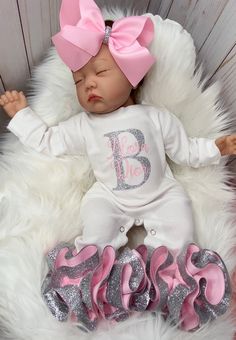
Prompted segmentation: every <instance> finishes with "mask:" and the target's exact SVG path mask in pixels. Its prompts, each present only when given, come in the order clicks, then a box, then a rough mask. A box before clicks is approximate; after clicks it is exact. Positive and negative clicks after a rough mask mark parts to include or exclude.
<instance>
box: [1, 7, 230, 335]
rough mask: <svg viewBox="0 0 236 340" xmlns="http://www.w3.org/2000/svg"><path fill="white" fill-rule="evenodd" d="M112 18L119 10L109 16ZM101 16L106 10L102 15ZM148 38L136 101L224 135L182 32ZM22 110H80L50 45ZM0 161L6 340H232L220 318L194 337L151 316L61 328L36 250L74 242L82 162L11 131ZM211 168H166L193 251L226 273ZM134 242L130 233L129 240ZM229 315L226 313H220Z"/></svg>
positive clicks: (218, 194)
mask: <svg viewBox="0 0 236 340" xmlns="http://www.w3.org/2000/svg"><path fill="white" fill-rule="evenodd" d="M112 16H113V17H118V16H119V13H114V15H109V17H110V18H111V19H112V18H113V17H112ZM106 17H108V14H106ZM152 18H153V19H154V20H155V26H156V39H155V41H154V43H153V44H152V47H151V49H152V53H153V54H154V55H156V56H157V59H158V62H157V64H156V65H155V66H154V67H153V68H152V70H151V72H150V74H149V75H148V77H147V79H146V81H145V83H144V86H143V89H142V91H141V93H140V98H141V99H140V100H143V101H145V102H146V103H149V104H152V105H154V106H156V107H161V108H162V110H165V108H167V109H168V110H169V111H171V112H173V113H174V114H175V115H176V116H177V117H178V118H179V119H180V120H181V121H182V123H183V125H184V126H185V128H186V131H187V133H188V135H189V136H190V137H200V136H201V137H208V138H212V139H215V138H216V137H218V136H220V135H221V134H222V133H221V132H220V131H221V130H223V129H224V130H225V133H227V132H228V131H230V129H229V125H230V116H229V114H228V113H227V112H224V111H223V110H222V109H221V108H220V106H219V105H218V104H217V98H218V94H219V87H218V86H217V85H214V86H212V87H210V88H207V89H206V90H204V91H203V83H200V77H201V72H196V73H195V49H194V46H193V43H192V40H191V37H190V36H189V34H188V33H186V32H185V31H184V30H183V29H182V27H181V26H179V25H178V24H176V23H174V22H172V21H170V20H165V21H162V20H161V19H160V18H159V17H155V18H154V17H153V16H152ZM31 83H32V86H33V88H32V92H31V94H32V96H31V99H30V104H31V106H32V107H33V109H34V110H35V111H37V112H38V113H39V114H40V116H41V117H42V119H43V120H44V121H45V122H46V123H47V124H48V125H54V124H55V123H57V122H59V121H62V120H65V119H66V118H68V117H70V116H72V115H74V114H75V113H77V112H78V110H79V109H80V108H79V106H78V103H77V101H76V94H75V89H74V87H73V80H72V77H71V74H70V72H69V71H68V69H67V68H66V67H65V66H64V65H63V64H62V62H61V61H60V60H59V59H58V58H57V56H56V55H55V51H54V50H53V49H52V50H51V52H50V54H49V56H48V58H47V59H46V60H45V61H44V63H43V64H42V65H41V66H40V67H38V68H37V69H36V70H35V73H34V77H33V79H32V81H31ZM1 153H2V154H1V158H0V177H1V183H0V200H1V205H0V214H1V215H0V216H1V218H0V242H1V244H0V264H1V266H0V275H1V280H0V291H1V295H0V325H1V327H0V329H1V331H0V334H1V333H2V334H1V338H2V339H4V338H5V339H14V340H23V339H27V340H28V339H29V340H39V339H40V340H42V339H44V340H49V339H50V340H51V339H54V338H57V339H58V340H59V339H61V340H75V339H97V340H99V339H103V340H106V339H119V340H120V339H125V340H128V339H129V340H134V339H135V340H139V339H140V340H141V339H144V338H145V339H150V340H152V339H153V340H154V339H157V338H158V339H161V340H166V339H177V340H178V339H183V340H187V339H188V340H190V339H206V338H209V339H214V340H221V339H223V338H224V339H226V340H227V339H232V336H233V332H234V328H235V327H234V326H233V323H232V320H231V318H230V314H229V313H227V314H226V315H224V316H223V317H221V318H219V319H218V320H216V321H214V322H212V323H211V324H209V325H206V326H204V327H203V328H202V329H201V330H200V331H198V332H196V333H185V332H182V331H180V330H178V329H175V328H173V327H171V326H170V325H169V324H167V323H166V322H165V321H164V320H163V319H162V318H161V316H160V315H157V316H155V317H153V315H151V314H148V313H147V314H144V315H142V316H140V318H131V319H130V320H128V321H126V322H124V323H121V324H117V325H112V326H111V325H109V324H108V323H105V324H104V325H101V327H100V328H99V329H98V331H97V332H95V333H93V334H88V335H86V334H84V333H82V332H81V331H80V330H78V329H77V328H76V327H75V326H74V325H71V324H70V323H66V324H61V323H59V322H58V321H57V320H55V319H54V318H53V317H52V316H51V315H50V313H49V311H48V310H47V307H46V306H45V304H44V302H43V301H42V298H41V294H40V286H41V283H42V280H43V278H44V275H45V273H46V272H47V267H46V264H45V258H44V255H45V253H46V252H47V251H48V250H49V249H51V248H52V247H53V246H54V245H55V244H57V243H58V242H60V241H69V240H73V239H74V237H75V236H76V235H77V234H78V230H79V229H80V225H79V224H78V221H79V206H80V201H81V198H82V197H83V195H84V193H85V192H87V190H88V188H89V187H91V185H92V183H93V182H94V177H93V174H92V172H91V171H90V168H89V165H88V162H87V159H86V158H85V157H82V156H64V157H62V158H60V159H55V158H52V157H48V156H45V155H41V154H38V153H36V152H34V151H32V150H31V149H29V148H27V147H23V146H22V144H21V143H20V142H19V141H18V140H17V139H16V138H15V137H14V136H12V135H6V136H5V137H4V138H3V140H2V141H1ZM225 161H226V159H222V161H221V163H220V164H219V165H214V166H209V167H204V168H201V169H192V168H188V167H182V166H177V165H175V164H173V163H170V166H171V168H172V171H173V173H174V176H175V177H176V178H177V179H178V180H179V181H180V182H181V183H182V185H183V186H184V188H185V190H186V191H187V192H188V194H189V196H190V197H191V199H192V203H193V208H194V217H195V222H196V231H195V239H196V241H197V243H198V244H199V245H200V246H201V247H206V248H210V249H212V250H215V251H217V252H218V253H219V254H220V255H221V257H222V258H223V259H224V261H225V263H226V265H227V267H228V269H229V271H230V272H231V271H232V269H233V267H234V266H235V262H236V260H235V258H234V257H233V256H232V249H233V246H234V245H235V243H236V240H235V223H234V222H235V215H234V212H233V211H232V208H231V203H232V199H233V198H234V194H233V192H232V191H231V190H230V188H229V187H228V186H227V184H226V182H227V181H228V179H229V174H228V173H227V169H226V168H225V166H224V163H225ZM134 238H135V239H136V241H138V235H135V237H134ZM229 312H230V311H229Z"/></svg>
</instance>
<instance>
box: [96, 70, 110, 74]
mask: <svg viewBox="0 0 236 340" xmlns="http://www.w3.org/2000/svg"><path fill="white" fill-rule="evenodd" d="M106 71H108V70H101V71H99V72H97V74H102V73H105V72H106Z"/></svg>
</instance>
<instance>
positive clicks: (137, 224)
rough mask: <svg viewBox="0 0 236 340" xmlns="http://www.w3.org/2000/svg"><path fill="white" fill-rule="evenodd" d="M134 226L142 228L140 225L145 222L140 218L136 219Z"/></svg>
mask: <svg viewBox="0 0 236 340" xmlns="http://www.w3.org/2000/svg"><path fill="white" fill-rule="evenodd" d="M134 224H135V225H136V226H140V225H142V224H143V221H142V220H141V219H140V218H136V219H135V220H134Z"/></svg>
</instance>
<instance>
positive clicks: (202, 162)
mask: <svg viewBox="0 0 236 340" xmlns="http://www.w3.org/2000/svg"><path fill="white" fill-rule="evenodd" d="M158 116H159V121H160V126H161V131H162V136H163V141H164V148H165V152H166V154H167V155H168V156H169V157H170V159H172V160H173V161H174V162H175V163H177V164H180V165H187V166H191V167H194V168H198V167H202V166H207V165H214V164H218V163H219V162H220V158H221V153H220V150H219V148H218V147H217V145H216V143H215V140H214V139H209V138H196V137H189V136H188V135H187V133H186V131H185V129H184V126H183V124H182V123H181V121H180V120H179V119H178V118H177V117H176V116H175V115H173V114H171V113H170V112H167V111H166V112H159V115H158Z"/></svg>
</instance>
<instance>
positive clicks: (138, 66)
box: [0, 0, 236, 328]
mask: <svg viewBox="0 0 236 340" xmlns="http://www.w3.org/2000/svg"><path fill="white" fill-rule="evenodd" d="M60 20H61V27H62V29H61V32H59V33H58V34H57V35H55V36H54V38H53V41H54V44H55V46H56V49H57V51H58V54H59V55H60V56H61V58H62V59H63V61H64V62H65V63H66V65H68V66H69V67H70V69H71V70H72V72H73V78H74V82H75V85H76V91H77V96H78V100H79V102H80V104H81V106H82V107H83V109H84V112H82V113H80V114H78V115H75V116H73V117H72V118H70V119H69V120H67V121H64V122H61V123H59V125H58V126H54V127H50V128H48V127H47V126H46V124H45V123H44V122H43V121H42V120H41V119H40V117H38V116H37V114H36V113H35V112H33V111H32V109H31V108H30V107H29V106H28V104H27V101H26V98H25V96H24V94H23V93H22V92H19V93H18V92H17V91H7V92H6V93H5V94H4V95H2V96H1V97H0V105H1V106H2V107H3V108H4V110H5V111H6V113H7V114H8V115H9V116H10V117H11V118H12V119H11V121H10V123H9V125H8V129H9V130H10V131H11V132H13V133H14V134H15V135H16V136H18V138H19V139H20V141H21V142H22V143H23V144H24V145H26V146H30V147H32V148H34V149H35V150H37V151H39V152H43V153H45V154H50V155H54V156H60V155H63V154H84V153H86V154H87V155H88V158H89V161H90V163H91V165H92V168H93V171H94V175H95V177H96V180H97V181H96V183H95V184H94V185H93V186H92V188H91V189H90V190H89V191H88V192H87V193H86V195H85V196H84V198H83V200H82V204H81V214H80V215H81V224H82V228H83V232H82V236H79V237H77V238H76V240H75V246H76V249H77V251H78V252H80V250H81V249H82V250H83V249H88V248H86V247H89V245H91V244H94V245H96V246H97V247H99V249H100V250H103V249H104V247H106V246H107V245H110V246H112V247H113V248H115V249H119V248H120V247H121V246H123V245H125V244H126V242H127V236H126V233H127V232H128V231H129V229H130V228H131V227H132V226H133V225H134V224H135V225H141V224H144V227H145V229H146V231H147V236H146V238H145V240H144V243H145V245H147V246H150V247H153V248H157V247H159V246H163V245H164V246H166V247H167V248H169V249H172V250H175V251H176V253H178V252H179V251H181V250H182V249H183V247H184V246H185V245H186V244H188V243H191V242H192V241H193V229H194V222H193V216H192V209H191V202H190V199H189V197H188V195H187V193H186V192H185V191H184V190H183V188H182V187H181V185H180V184H179V183H178V182H177V181H176V180H175V178H174V176H173V175H172V173H171V170H170V168H169V166H168V164H167V162H166V154H167V155H168V156H169V157H170V158H171V159H172V160H173V161H175V162H176V163H178V164H182V165H188V166H192V167H201V166H206V165H210V164H218V163H219V161H220V157H221V156H223V155H229V154H236V135H231V136H223V137H221V138H218V139H216V140H215V141H214V140H210V139H205V138H188V136H187V135H186V132H185V130H184V128H183V126H182V124H181V122H180V121H179V120H178V119H177V118H176V117H175V116H174V115H172V114H171V113H167V112H165V113H164V112H161V111H159V110H157V109H156V108H154V107H152V106H149V105H143V104H136V103H135V102H134V99H133V97H132V95H131V93H132V90H133V88H135V87H136V86H137V85H138V83H139V82H140V81H141V80H142V79H143V77H144V76H145V74H146V73H147V72H148V70H149V69H150V68H151V66H152V64H153V63H154V58H153V57H152V56H151V54H150V53H149V51H148V49H147V46H148V45H149V43H150V42H151V40H152V38H153V34H154V32H153V24H152V21H151V19H150V18H148V17H145V16H143V17H129V18H125V19H121V20H118V21H117V22H115V23H114V24H113V27H112V28H111V27H110V26H106V27H105V25H104V22H103V19H102V17H101V13H100V11H99V9H98V8H97V6H96V5H95V4H94V3H93V1H92V0H89V1H88V0H86V1H85V0H84V1H83V0H81V1H79V0H78V1H77V2H74V3H73V4H72V2H70V5H69V1H66V0H65V1H63V2H62V7H61V16H60ZM170 212H171V213H170ZM108 295H109V294H108ZM115 305H116V303H115ZM113 306H114V305H113ZM116 307H117V305H116ZM80 312H81V310H80ZM81 313H82V312H81ZM81 313H80V316H81ZM82 314H83V313H82ZM95 314H96V313H95ZM83 315H84V314H83ZM86 325H87V327H88V328H93V327H92V326H91V324H89V323H88V322H87V324H86Z"/></svg>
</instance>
